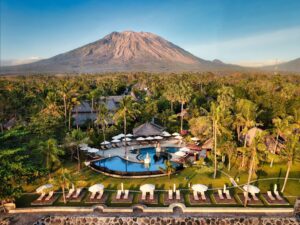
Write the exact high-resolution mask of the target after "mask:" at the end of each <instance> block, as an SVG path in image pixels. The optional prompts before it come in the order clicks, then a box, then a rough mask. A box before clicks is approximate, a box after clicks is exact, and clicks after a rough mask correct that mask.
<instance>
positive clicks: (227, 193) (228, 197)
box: [225, 190, 231, 199]
mask: <svg viewBox="0 0 300 225" xmlns="http://www.w3.org/2000/svg"><path fill="white" fill-rule="evenodd" d="M225 195H226V198H227V199H231V196H230V192H229V190H226V191H225Z"/></svg>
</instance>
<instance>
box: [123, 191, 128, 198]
mask: <svg viewBox="0 0 300 225" xmlns="http://www.w3.org/2000/svg"><path fill="white" fill-rule="evenodd" d="M128 195H129V190H125V191H124V197H123V198H124V199H128Z"/></svg>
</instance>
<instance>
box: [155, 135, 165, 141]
mask: <svg viewBox="0 0 300 225" xmlns="http://www.w3.org/2000/svg"><path fill="white" fill-rule="evenodd" d="M154 139H156V140H161V139H163V137H161V136H155V137H154Z"/></svg>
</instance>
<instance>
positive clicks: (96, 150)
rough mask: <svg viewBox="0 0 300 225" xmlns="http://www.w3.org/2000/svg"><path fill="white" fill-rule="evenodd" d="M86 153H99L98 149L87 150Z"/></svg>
mask: <svg viewBox="0 0 300 225" xmlns="http://www.w3.org/2000/svg"><path fill="white" fill-rule="evenodd" d="M88 152H89V153H96V152H99V149H97V148H90V149H89V150H88Z"/></svg>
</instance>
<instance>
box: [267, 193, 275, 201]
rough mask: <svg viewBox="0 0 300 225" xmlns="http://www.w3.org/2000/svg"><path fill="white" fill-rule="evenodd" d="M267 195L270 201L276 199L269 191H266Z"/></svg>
mask: <svg viewBox="0 0 300 225" xmlns="http://www.w3.org/2000/svg"><path fill="white" fill-rule="evenodd" d="M267 195H268V197H269V199H270V200H271V201H275V200H276V199H275V198H274V196H273V194H272V192H271V191H267Z"/></svg>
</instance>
